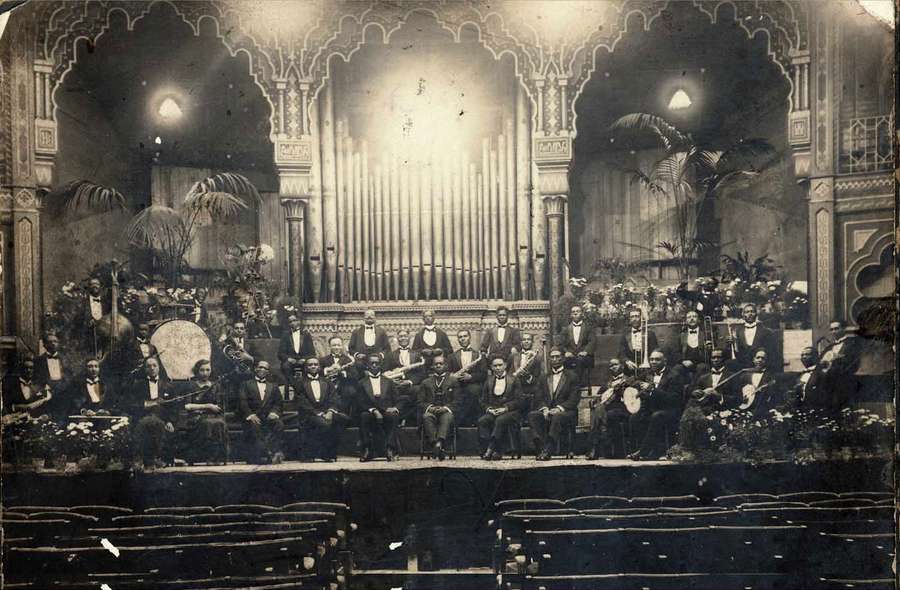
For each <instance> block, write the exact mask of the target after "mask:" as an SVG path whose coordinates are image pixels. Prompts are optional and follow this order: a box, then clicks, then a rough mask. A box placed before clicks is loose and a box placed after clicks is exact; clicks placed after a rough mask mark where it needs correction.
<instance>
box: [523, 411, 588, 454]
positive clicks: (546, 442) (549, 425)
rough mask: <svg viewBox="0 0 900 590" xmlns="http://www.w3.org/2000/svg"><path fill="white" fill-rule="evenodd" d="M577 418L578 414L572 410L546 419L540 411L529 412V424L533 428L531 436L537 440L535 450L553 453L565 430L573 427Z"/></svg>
mask: <svg viewBox="0 0 900 590" xmlns="http://www.w3.org/2000/svg"><path fill="white" fill-rule="evenodd" d="M575 417H576V413H575V412H574V411H571V410H570V411H565V412H563V413H561V414H551V415H549V416H547V417H546V418H544V413H543V412H541V411H540V410H534V411H532V412H529V413H528V424H529V425H530V426H531V436H532V437H533V438H534V440H535V450H536V451H546V452H548V453H552V452H553V447H554V446H555V443H556V442H558V441H559V437H560V435H562V433H563V432H564V429H567V428H571V427H572V423H573V422H574V421H575Z"/></svg>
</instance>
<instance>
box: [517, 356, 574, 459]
mask: <svg viewBox="0 0 900 590" xmlns="http://www.w3.org/2000/svg"><path fill="white" fill-rule="evenodd" d="M576 381H577V380H576V378H575V375H573V374H572V373H571V372H569V371H566V370H565V368H564V367H563V350H562V348H559V347H553V348H551V349H550V371H549V372H548V373H547V375H546V376H544V377H542V378H541V379H539V380H538V385H537V387H536V388H535V392H534V398H532V400H531V412H529V413H528V423H529V424H530V425H531V435H532V436H533V437H534V448H535V452H536V453H537V460H538V461H549V460H550V458H551V456H552V454H553V449H554V448H555V446H556V444H557V443H558V442H559V437H560V436H562V433H563V432H564V431H565V430H567V429H569V428H572V426H573V424H574V422H575V420H576V419H577V417H578V402H579V400H580V399H581V392H580V388H579V386H578V383H577V382H576Z"/></svg>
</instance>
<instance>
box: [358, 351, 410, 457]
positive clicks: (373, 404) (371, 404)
mask: <svg viewBox="0 0 900 590" xmlns="http://www.w3.org/2000/svg"><path fill="white" fill-rule="evenodd" d="M366 363H367V366H366V371H365V373H364V374H363V375H362V377H361V378H360V386H359V391H360V396H359V397H360V399H359V402H358V404H357V408H358V409H359V411H360V416H359V439H360V446H361V447H362V454H361V456H360V458H359V460H360V461H363V462H365V461H371V460H372V459H374V458H375V454H374V446H375V445H374V443H375V436H376V435H380V436H381V438H382V439H383V440H384V447H385V456H386V458H387V460H388V461H393V460H395V459H396V458H397V454H398V452H399V450H400V448H399V447H400V441H399V440H398V437H397V427H398V426H399V425H400V409H399V407H398V404H399V402H400V389H401V387H400V386H398V385H396V384H394V382H393V381H391V380H390V379H388V378H387V377H385V376H384V375H383V374H382V372H381V356H380V355H377V354H370V355H369V357H368V358H367V359H366Z"/></svg>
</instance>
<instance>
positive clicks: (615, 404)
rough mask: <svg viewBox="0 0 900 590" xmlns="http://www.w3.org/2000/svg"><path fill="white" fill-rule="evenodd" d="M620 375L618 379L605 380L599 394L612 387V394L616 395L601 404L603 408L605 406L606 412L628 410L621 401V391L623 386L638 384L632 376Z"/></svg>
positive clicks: (623, 389)
mask: <svg viewBox="0 0 900 590" xmlns="http://www.w3.org/2000/svg"><path fill="white" fill-rule="evenodd" d="M620 377H621V379H619V380H618V381H617V380H616V379H610V380H609V381H607V382H606V385H605V386H604V387H603V391H601V392H600V393H601V394H603V393H606V391H607V390H610V389H612V390H613V394H614V395H615V396H616V398H615V399H613V400H611V401H607V402H606V404H605V405H604V406H603V407H604V408H606V411H607V412H612V411H616V412H628V410H627V409H626V408H625V402H624V401H622V397H621V396H622V393H624V391H625V388H627V387H637V386H638V384H637V379H635V378H634V377H632V376H630V375H620ZM594 407H597V406H594Z"/></svg>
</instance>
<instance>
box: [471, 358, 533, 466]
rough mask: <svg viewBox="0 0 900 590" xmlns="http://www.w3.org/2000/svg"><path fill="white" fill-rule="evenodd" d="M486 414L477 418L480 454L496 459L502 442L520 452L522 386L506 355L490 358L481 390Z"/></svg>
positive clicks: (491, 459)
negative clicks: (489, 372)
mask: <svg viewBox="0 0 900 590" xmlns="http://www.w3.org/2000/svg"><path fill="white" fill-rule="evenodd" d="M481 405H482V407H483V408H484V414H483V415H482V416H481V418H479V419H478V441H479V442H480V443H481V447H482V449H484V451H483V453H482V455H481V458H482V459H484V460H486V461H493V460H498V459H502V458H503V445H504V443H505V442H506V441H509V443H510V452H511V453H512V454H514V455H518V453H519V428H521V425H522V390H521V388H520V387H519V383H518V382H517V381H516V380H515V379H514V378H513V377H512V375H510V374H508V373H507V366H506V359H505V358H503V357H502V356H494V357H493V358H491V374H490V376H488V378H487V379H486V380H485V382H484V387H483V388H482V393H481Z"/></svg>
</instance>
